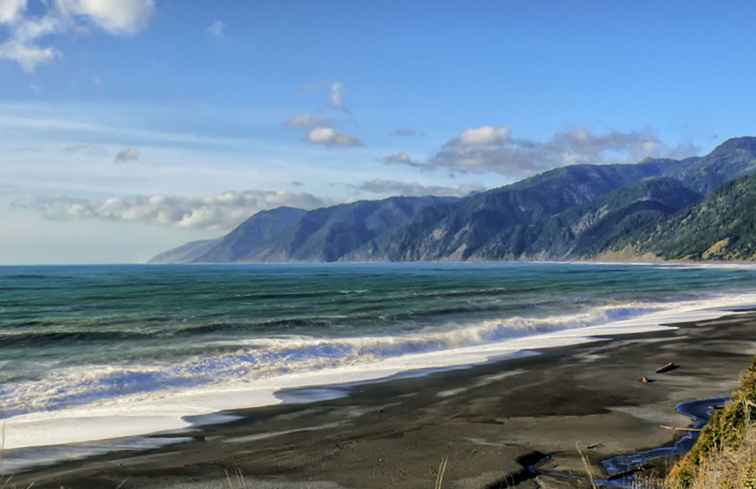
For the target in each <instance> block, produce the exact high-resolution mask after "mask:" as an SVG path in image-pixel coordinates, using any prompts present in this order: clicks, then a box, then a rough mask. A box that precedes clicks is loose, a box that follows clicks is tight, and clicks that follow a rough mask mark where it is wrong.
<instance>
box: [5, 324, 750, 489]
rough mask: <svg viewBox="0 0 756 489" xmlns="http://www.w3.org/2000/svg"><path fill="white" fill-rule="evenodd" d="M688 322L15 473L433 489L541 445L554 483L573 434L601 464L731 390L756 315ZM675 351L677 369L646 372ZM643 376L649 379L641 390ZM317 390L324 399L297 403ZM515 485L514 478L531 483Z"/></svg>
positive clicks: (26, 477)
mask: <svg viewBox="0 0 756 489" xmlns="http://www.w3.org/2000/svg"><path fill="white" fill-rule="evenodd" d="M720 315H721V314H720ZM693 321H696V320H693ZM696 322H697V323H699V324H700V325H698V326H696V325H695V323H691V322H687V323H683V324H675V329H669V328H666V329H657V330H653V331H647V332H639V333H635V334H631V335H626V334H620V335H616V336H612V337H604V338H598V339H596V340H595V341H593V342H590V343H585V342H580V343H577V344H572V345H568V346H564V345H563V346H560V347H558V348H545V349H540V350H537V351H538V352H539V353H540V354H539V355H537V356H528V357H523V358H510V359H507V360H501V361H493V362H489V363H484V364H480V365H476V366H471V367H468V368H464V369H455V370H445V371H441V372H436V373H434V374H433V375H428V376H424V377H404V378H396V379H389V380H383V381H381V382H370V383H357V384H353V385H349V386H344V385H341V386H339V385H335V386H334V385H331V386H328V387H327V390H326V391H323V390H315V391H313V389H312V388H295V389H289V390H285V391H283V392H281V393H280V394H279V395H280V396H281V397H283V398H284V399H287V398H288V400H289V401H291V402H288V403H284V404H278V405H269V406H266V407H258V408H252V409H240V410H233V411H230V412H228V413H226V414H229V415H233V416H237V417H238V419H236V420H234V421H230V422H228V423H225V424H211V425H206V426H200V427H195V428H193V429H192V430H191V432H188V433H187V431H186V430H183V431H182V430H179V431H176V432H174V433H163V435H162V436H161V437H159V439H162V440H165V439H170V438H171V437H177V438H179V439H180V441H181V443H178V444H174V445H168V446H164V447H162V448H154V449H151V450H143V449H142V450H128V449H126V450H125V451H122V452H110V453H105V454H101V455H97V456H93V457H89V458H87V459H84V460H81V461H74V462H68V463H61V464H57V465H52V466H50V467H47V468H37V469H34V470H31V471H29V472H27V473H19V474H17V475H16V476H15V477H14V481H15V482H16V483H17V484H23V483H28V482H31V481H35V482H36V483H35V487H36V486H39V487H59V486H60V485H61V484H64V485H65V486H66V487H70V488H78V487H82V488H84V487H110V486H111V483H113V482H114V481H119V482H120V481H121V480H129V481H131V482H127V483H126V485H125V486H124V487H135V488H136V487H148V488H149V487H178V486H177V485H179V486H180V487H195V486H191V485H189V486H187V485H186V484H187V483H189V482H191V481H197V480H205V481H207V480H210V481H212V480H216V481H222V480H223V478H224V475H223V474H224V471H225V470H234V471H235V470H237V469H238V470H240V471H241V472H242V473H244V474H245V477H246V478H247V479H248V480H258V481H259V480H268V481H275V483H276V487H298V485H297V484H298V483H300V482H302V483H308V484H310V486H311V487H312V485H311V483H312V481H321V482H323V484H326V485H325V486H323V487H381V484H383V487H386V486H387V485H391V486H392V487H418V486H419V485H429V484H432V481H433V479H434V477H433V474H432V472H433V470H434V467H437V466H438V463H439V461H440V460H441V459H442V458H443V457H445V456H449V474H448V477H449V480H450V481H452V480H453V481H457V482H455V484H457V486H458V487H485V486H486V485H487V484H489V483H493V482H495V481H496V480H499V479H501V478H502V477H504V476H507V475H508V474H509V475H511V474H514V473H517V472H518V471H521V470H522V466H521V465H520V464H519V463H518V462H517V460H518V459H519V458H520V457H523V456H525V455H528V454H533V453H535V452H539V453H545V454H549V455H550V459H549V460H548V461H547V462H545V463H544V464H543V465H544V467H543V469H544V473H546V474H551V475H542V476H539V478H540V479H544V478H546V479H548V478H552V479H554V481H552V482H553V484H557V485H553V486H549V487H562V486H559V485H558V484H569V483H570V482H569V479H570V477H572V475H571V473H572V472H576V473H579V472H580V464H581V462H580V461H579V459H578V458H577V457H576V453H575V451H574V447H575V443H576V442H580V443H581V444H584V445H583V446H585V447H589V446H590V447H593V448H592V449H591V450H590V453H589V456H590V458H591V461H592V462H594V463H596V464H597V463H598V462H599V461H600V460H602V459H604V458H606V457H608V456H610V455H615V454H618V453H626V452H632V451H636V450H639V449H645V448H652V447H657V446H661V445H664V444H666V443H669V442H670V441H671V440H672V437H673V435H672V434H671V433H670V432H669V431H667V430H664V429H662V428H660V427H659V425H661V424H669V425H674V426H686V425H687V424H688V421H687V419H686V418H685V417H684V416H681V415H680V414H678V413H676V411H675V406H676V405H677V403H679V402H682V401H686V400H692V399H702V398H706V397H715V396H720V395H722V394H726V393H727V392H729V391H730V390H731V389H732V388H733V387H734V385H735V384H736V382H737V373H738V371H739V369H741V368H743V366H744V365H745V364H746V362H748V361H749V359H750V358H751V355H753V354H756V341H754V339H753V338H754V334H753V332H754V330H756V315H754V314H753V313H749V314H745V315H743V314H741V315H738V316H733V317H728V318H725V319H709V320H705V321H701V320H697V321H696ZM672 360H674V361H675V362H677V363H679V364H680V365H681V366H682V368H681V369H679V371H675V372H672V373H669V374H664V375H654V374H653V371H654V368H656V367H657V366H659V365H661V364H663V363H665V361H672ZM641 375H650V376H653V377H655V380H656V381H655V382H654V383H652V384H648V385H642V384H640V383H639V382H638V378H639V377H640V376H641ZM329 391H330V392H329ZM333 391H336V392H333ZM346 394H348V395H346ZM314 395H315V396H317V395H325V396H326V397H325V398H324V399H325V400H321V401H317V402H313V403H307V404H300V403H298V402H300V401H302V400H303V399H305V400H312V396H314ZM329 396H330V398H329ZM190 437H193V438H190ZM151 438H152V437H145V439H147V440H149V439H151ZM155 441H157V439H155ZM346 448H349V450H346ZM381 454H383V455H381ZM355 457H356V458H355ZM597 468H598V466H597ZM135 474H139V476H138V477H135ZM497 478H498V479H497ZM560 479H564V480H561V482H560ZM421 480H425V481H427V482H426V484H420V481H421ZM119 482H116V485H118V483H119ZM333 484H336V485H333ZM522 484H525V485H522V486H517V487H534V486H528V485H527V484H528V481H522ZM196 487H209V486H196ZM219 487H220V486H219ZM262 487H265V486H262ZM500 487H506V486H500ZM512 487H514V486H512ZM563 487H570V486H569V485H566V486H563Z"/></svg>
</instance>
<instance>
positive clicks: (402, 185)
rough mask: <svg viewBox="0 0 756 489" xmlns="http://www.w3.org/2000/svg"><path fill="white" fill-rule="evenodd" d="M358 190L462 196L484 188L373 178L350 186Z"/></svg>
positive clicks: (416, 195)
mask: <svg viewBox="0 0 756 489" xmlns="http://www.w3.org/2000/svg"><path fill="white" fill-rule="evenodd" d="M352 187H353V188H354V189H355V190H357V191H359V192H366V193H371V194H381V195H403V196H406V197H420V196H427V195H435V196H449V197H463V196H465V195H468V194H470V193H472V192H480V191H482V190H485V188H484V187H482V186H480V185H459V186H456V187H446V186H442V185H423V184H420V183H417V182H400V181H397V180H384V179H373V180H369V181H367V182H363V183H361V184H359V185H353V186H352Z"/></svg>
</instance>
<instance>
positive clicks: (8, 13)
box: [0, 0, 26, 24]
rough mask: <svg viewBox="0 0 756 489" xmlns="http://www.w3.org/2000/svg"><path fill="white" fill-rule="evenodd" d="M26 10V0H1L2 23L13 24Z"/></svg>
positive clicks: (0, 14)
mask: <svg viewBox="0 0 756 489" xmlns="http://www.w3.org/2000/svg"><path fill="white" fill-rule="evenodd" d="M24 10H26V0H0V24H11V23H13V22H15V21H16V20H18V18H19V17H20V16H21V14H22V13H23V12H24Z"/></svg>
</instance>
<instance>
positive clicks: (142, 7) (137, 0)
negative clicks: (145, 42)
mask: <svg viewBox="0 0 756 489" xmlns="http://www.w3.org/2000/svg"><path fill="white" fill-rule="evenodd" d="M55 7H56V9H57V11H58V12H59V13H60V14H61V15H62V16H65V17H69V18H70V17H82V18H83V19H85V20H87V21H90V22H92V23H94V24H95V25H97V26H98V27H99V28H101V29H103V30H105V31H107V32H110V33H112V34H133V33H135V32H138V31H140V30H141V29H142V28H144V26H145V25H147V22H148V21H149V20H150V18H151V17H152V14H153V12H154V11H155V2H154V0H56V1H55Z"/></svg>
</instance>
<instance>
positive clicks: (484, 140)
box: [459, 126, 512, 145]
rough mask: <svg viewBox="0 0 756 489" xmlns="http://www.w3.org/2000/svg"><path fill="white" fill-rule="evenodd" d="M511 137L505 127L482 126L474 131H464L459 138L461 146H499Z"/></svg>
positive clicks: (509, 131)
mask: <svg viewBox="0 0 756 489" xmlns="http://www.w3.org/2000/svg"><path fill="white" fill-rule="evenodd" d="M511 136H512V131H511V129H509V128H506V127H492V126H482V127H478V128H474V129H465V130H464V131H462V135H461V136H460V137H459V141H460V143H462V144H467V145H482V144H501V143H503V142H504V141H506V140H508V139H509V138H510V137H511Z"/></svg>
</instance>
